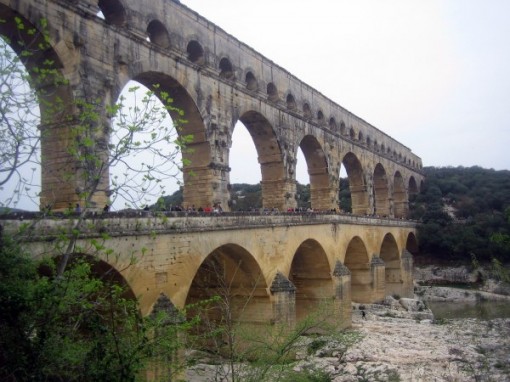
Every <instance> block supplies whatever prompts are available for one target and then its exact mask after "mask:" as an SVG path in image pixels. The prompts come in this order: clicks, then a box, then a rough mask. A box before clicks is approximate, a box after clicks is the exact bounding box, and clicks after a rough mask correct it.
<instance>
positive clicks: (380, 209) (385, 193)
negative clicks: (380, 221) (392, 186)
mask: <svg viewBox="0 0 510 382" xmlns="http://www.w3.org/2000/svg"><path fill="white" fill-rule="evenodd" d="M373 179H374V207H375V211H374V212H375V214H376V215H377V216H381V217H387V216H390V198H389V183H388V177H387V175H386V170H385V169H384V167H383V166H382V164H380V163H377V165H376V166H375V169H374V178H373Z"/></svg>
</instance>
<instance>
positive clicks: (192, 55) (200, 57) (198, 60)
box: [186, 40, 205, 65]
mask: <svg viewBox="0 0 510 382" xmlns="http://www.w3.org/2000/svg"><path fill="white" fill-rule="evenodd" d="M186 52H187V53H188V60H190V61H191V62H192V63H194V64H198V65H203V64H204V63H205V53H204V48H203V47H202V45H201V44H200V43H199V42H198V41H197V40H190V41H189V42H188V45H187V47H186Z"/></svg>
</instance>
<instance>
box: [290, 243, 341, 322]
mask: <svg viewBox="0 0 510 382" xmlns="http://www.w3.org/2000/svg"><path fill="white" fill-rule="evenodd" d="M289 280H290V281H291V282H292V283H293V284H294V286H295V288H296V319H297V320H298V321H299V320H301V319H303V318H305V317H306V315H307V314H310V313H312V312H313V311H314V308H319V305H320V303H321V302H324V301H326V300H327V299H330V300H331V299H332V297H333V296H334V286H333V281H332V278H331V268H330V265H329V261H328V257H327V255H326V252H325V251H324V248H323V247H322V246H321V245H320V244H319V243H318V242H317V241H316V240H313V239H308V240H305V241H303V242H302V243H301V244H300V246H299V247H298V248H297V250H296V252H295V253H294V257H293V259H292V263H291V266H290V271H289ZM323 308H326V307H323Z"/></svg>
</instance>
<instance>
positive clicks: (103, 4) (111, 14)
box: [97, 0, 127, 26]
mask: <svg viewBox="0 0 510 382" xmlns="http://www.w3.org/2000/svg"><path fill="white" fill-rule="evenodd" d="M97 5H98V7H99V9H101V13H102V14H103V16H104V18H105V20H106V22H107V23H108V24H111V25H116V26H123V25H125V24H126V23H127V16H126V8H125V7H124V5H122V3H121V2H120V0H99V2H98V3H97Z"/></svg>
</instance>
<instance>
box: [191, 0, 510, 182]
mask: <svg viewBox="0 0 510 382" xmlns="http://www.w3.org/2000/svg"><path fill="white" fill-rule="evenodd" d="M181 2H182V3H183V4H185V5H187V6H188V7H189V8H191V9H193V10H195V11H196V12H198V13H199V14H201V15H202V16H204V17H206V18H207V19H209V20H210V21H212V22H214V23H215V24H217V25H218V26H220V27H221V28H222V29H224V30H225V31H226V32H228V33H230V34H232V35H233V36H235V37H236V38H238V39H239V40H240V41H242V42H244V43H246V44H248V45H249V46H251V47H252V48H254V49H255V50H257V51H258V52H260V53H262V54H263V55H265V56H266V57H268V58H269V59H271V60H272V61H274V62H275V63H277V64H278V65H280V66H281V67H283V68H285V69H287V70H288V71H289V72H291V73H292V74H294V75H295V76H297V77H298V78H299V79H301V80H302V81H304V82H306V83H307V84H309V85H311V86H312V87H314V88H315V89H317V90H318V91H320V92H321V93H323V94H324V95H325V96H327V97H329V98H331V99H332V100H333V101H335V102H337V103H339V104H340V105H342V106H343V107H345V108H346V109H348V110H349V111H351V112H353V113H354V114H356V115H358V116H359V117H361V118H363V119H364V120H366V121H367V122H369V123H371V124H372V125H374V126H376V127H377V128H379V129H380V130H382V131H384V132H386V133H387V134H389V135H391V136H392V137H394V138H395V139H397V140H398V141H400V142H402V143H403V144H405V145H406V146H408V147H409V148H410V149H411V150H412V151H413V152H414V153H416V154H417V155H418V156H420V157H421V158H422V160H423V164H424V166H459V165H461V166H472V165H479V166H482V167H485V168H494V169H497V170H501V169H510V1H508V0H334V1H333V0H315V1H304V0H257V1H248V0H243V1H239V0H181ZM236 130H239V129H237V128H236ZM243 130H244V129H243ZM236 133H237V132H235V135H234V138H235V137H236ZM233 151H234V152H233V154H232V155H236V153H235V151H236V143H235V140H234V147H233ZM298 160H299V158H298ZM232 167H233V176H232V178H233V179H231V181H233V182H236V177H237V178H239V176H236V173H238V172H239V171H237V169H236V167H237V166H235V165H233V166H232ZM243 173H245V171H243Z"/></svg>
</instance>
